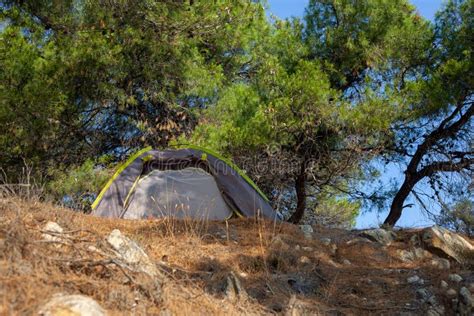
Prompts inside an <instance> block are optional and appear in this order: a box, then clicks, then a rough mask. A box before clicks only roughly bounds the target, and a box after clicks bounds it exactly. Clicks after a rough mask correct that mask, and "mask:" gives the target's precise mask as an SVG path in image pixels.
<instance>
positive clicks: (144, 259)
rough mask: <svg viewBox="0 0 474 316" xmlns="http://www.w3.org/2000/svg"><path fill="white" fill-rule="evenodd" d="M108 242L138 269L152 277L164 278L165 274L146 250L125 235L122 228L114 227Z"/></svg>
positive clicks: (124, 259)
mask: <svg viewBox="0 0 474 316" xmlns="http://www.w3.org/2000/svg"><path fill="white" fill-rule="evenodd" d="M107 242H108V243H109V244H110V245H111V246H112V248H113V249H114V251H115V253H116V255H117V256H118V257H119V258H120V259H122V260H123V261H124V262H126V263H127V264H128V265H130V266H132V267H133V268H134V269H135V270H136V271H140V272H144V273H146V274H148V275H150V276H151V277H160V278H163V274H162V273H161V272H160V271H159V270H158V268H157V267H156V265H155V263H154V262H153V261H152V260H151V259H150V258H149V257H148V255H147V254H146V253H145V251H144V250H143V249H142V248H140V246H138V244H137V243H136V242H135V241H133V240H131V239H130V238H128V237H127V236H125V235H123V234H122V232H121V231H120V230H118V229H114V230H113V231H112V232H111V233H110V234H109V236H108V237H107Z"/></svg>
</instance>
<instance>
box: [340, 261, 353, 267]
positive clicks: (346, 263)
mask: <svg viewBox="0 0 474 316" xmlns="http://www.w3.org/2000/svg"><path fill="white" fill-rule="evenodd" d="M342 263H343V264H345V265H346V266H350V265H351V264H352V263H351V262H350V261H349V260H347V259H344V260H343V261H342Z"/></svg>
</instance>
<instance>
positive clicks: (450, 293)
mask: <svg viewBox="0 0 474 316" xmlns="http://www.w3.org/2000/svg"><path fill="white" fill-rule="evenodd" d="M457 295H458V292H456V290H455V289H448V290H447V291H446V296H447V297H449V298H455V297H456V296H457Z"/></svg>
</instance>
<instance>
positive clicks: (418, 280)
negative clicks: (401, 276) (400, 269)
mask: <svg viewBox="0 0 474 316" xmlns="http://www.w3.org/2000/svg"><path fill="white" fill-rule="evenodd" d="M407 282H408V284H423V283H424V281H423V279H422V278H420V277H419V276H417V275H414V276H411V277H409V278H408V279H407Z"/></svg>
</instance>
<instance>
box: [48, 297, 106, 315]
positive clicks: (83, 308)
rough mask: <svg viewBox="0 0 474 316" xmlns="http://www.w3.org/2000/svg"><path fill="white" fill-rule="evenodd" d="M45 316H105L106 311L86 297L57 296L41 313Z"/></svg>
mask: <svg viewBox="0 0 474 316" xmlns="http://www.w3.org/2000/svg"><path fill="white" fill-rule="evenodd" d="M39 314H40V315H43V316H64V315H70V316H104V315H106V313H105V311H104V309H103V308H102V307H101V306H100V305H99V304H98V303H97V302H96V301H94V300H93V299H92V298H90V297H87V296H84V295H66V294H56V295H54V296H53V298H52V299H51V300H50V301H49V302H48V303H46V304H45V305H44V306H43V307H42V308H41V309H40V311H39Z"/></svg>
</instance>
